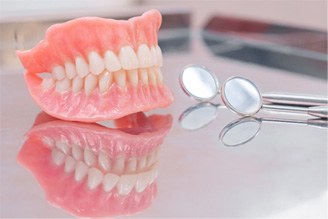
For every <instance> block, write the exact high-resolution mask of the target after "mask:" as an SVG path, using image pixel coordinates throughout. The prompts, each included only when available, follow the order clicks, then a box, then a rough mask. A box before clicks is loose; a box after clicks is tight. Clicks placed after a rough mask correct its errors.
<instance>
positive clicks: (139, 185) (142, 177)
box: [136, 173, 149, 193]
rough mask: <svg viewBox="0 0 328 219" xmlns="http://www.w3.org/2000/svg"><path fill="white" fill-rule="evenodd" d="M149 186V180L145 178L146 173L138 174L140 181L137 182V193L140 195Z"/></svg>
mask: <svg viewBox="0 0 328 219" xmlns="http://www.w3.org/2000/svg"><path fill="white" fill-rule="evenodd" d="M148 184H149V179H148V178H147V177H145V173H140V174H138V179H137V182H136V191H137V192H138V193H141V192H143V191H144V190H145V189H146V188H147V186H148Z"/></svg>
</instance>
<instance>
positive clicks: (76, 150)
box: [72, 144, 83, 160]
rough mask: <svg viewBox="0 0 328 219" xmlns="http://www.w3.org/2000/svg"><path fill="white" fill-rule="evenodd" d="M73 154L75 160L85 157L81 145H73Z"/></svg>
mask: <svg viewBox="0 0 328 219" xmlns="http://www.w3.org/2000/svg"><path fill="white" fill-rule="evenodd" d="M72 155H73V157H74V159H75V160H81V159H82V157H83V150H82V148H81V147H80V146H78V145H76V144H73V145H72Z"/></svg>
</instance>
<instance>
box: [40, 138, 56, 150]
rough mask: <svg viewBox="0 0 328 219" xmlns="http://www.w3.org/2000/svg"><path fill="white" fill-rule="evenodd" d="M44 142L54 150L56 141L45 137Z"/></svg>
mask: <svg viewBox="0 0 328 219" xmlns="http://www.w3.org/2000/svg"><path fill="white" fill-rule="evenodd" d="M42 141H43V143H45V144H46V145H47V146H48V147H49V148H52V147H53V146H55V144H56V142H55V140H54V139H52V138H50V137H46V136H43V137H42Z"/></svg>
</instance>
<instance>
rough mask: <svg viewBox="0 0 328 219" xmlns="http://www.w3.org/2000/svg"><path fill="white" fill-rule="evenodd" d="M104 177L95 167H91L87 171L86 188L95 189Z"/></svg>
mask: <svg viewBox="0 0 328 219" xmlns="http://www.w3.org/2000/svg"><path fill="white" fill-rule="evenodd" d="M103 178H104V175H103V174H102V172H101V171H100V170H98V169H97V168H95V167H92V168H90V169H89V171H88V187H89V189H91V190H92V189H95V188H97V187H98V186H99V185H100V184H101V182H102V181H103Z"/></svg>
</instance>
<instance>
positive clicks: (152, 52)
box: [150, 46, 158, 66]
mask: <svg viewBox="0 0 328 219" xmlns="http://www.w3.org/2000/svg"><path fill="white" fill-rule="evenodd" d="M150 55H151V60H152V66H156V65H157V63H158V60H157V52H156V47H154V46H152V47H150Z"/></svg>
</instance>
